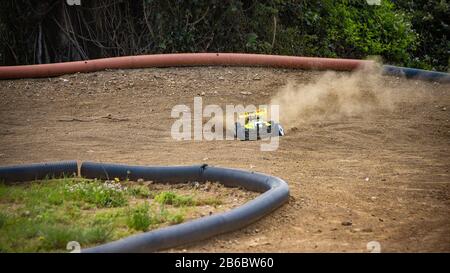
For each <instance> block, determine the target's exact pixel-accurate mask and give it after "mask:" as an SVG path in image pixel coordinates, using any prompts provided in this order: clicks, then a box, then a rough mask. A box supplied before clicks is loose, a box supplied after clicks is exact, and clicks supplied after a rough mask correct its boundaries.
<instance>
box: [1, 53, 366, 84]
mask: <svg viewBox="0 0 450 273" xmlns="http://www.w3.org/2000/svg"><path fill="white" fill-rule="evenodd" d="M372 63H373V62H372V61H364V60H354V59H331V58H316V57H293V56H277V55H263V54H241V53H178V54H156V55H140V56H126V57H114V58H103V59H96V60H87V61H77V62H65V63H52V64H37V65H18V66H0V79H18V78H43V77H52V76H59V75H63V74H71V73H76V72H94V71H100V70H105V69H128V68H146V67H174V66H266V67H280V68H300V69H318V70H341V71H350V70H355V69H357V68H359V67H361V66H364V65H369V64H372Z"/></svg>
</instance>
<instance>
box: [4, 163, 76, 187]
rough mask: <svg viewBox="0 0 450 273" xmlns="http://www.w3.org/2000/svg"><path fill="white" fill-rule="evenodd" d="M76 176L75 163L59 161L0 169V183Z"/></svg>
mask: <svg viewBox="0 0 450 273" xmlns="http://www.w3.org/2000/svg"><path fill="white" fill-rule="evenodd" d="M77 174H78V165H77V162H76V161H61V162H50V163H37V164H25V165H14V166H4V167H0V181H1V182H22V181H32V180H39V179H45V178H60V177H64V176H74V175H77Z"/></svg>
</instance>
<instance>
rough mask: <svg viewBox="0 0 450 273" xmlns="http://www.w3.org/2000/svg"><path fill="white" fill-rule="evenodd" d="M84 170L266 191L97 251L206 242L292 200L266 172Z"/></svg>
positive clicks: (61, 168) (25, 169) (58, 165)
mask: <svg viewBox="0 0 450 273" xmlns="http://www.w3.org/2000/svg"><path fill="white" fill-rule="evenodd" d="M76 172H77V162H76V161H64V162H55V163H42V164H28V165H21V166H6V167H0V180H2V181H5V182H10V181H28V180H34V179H42V178H45V177H60V176H64V175H70V174H74V173H76ZM80 174H81V176H82V177H86V178H98V179H113V178H116V177H117V178H121V179H130V180H137V179H139V178H142V179H145V180H152V181H155V182H164V183H183V182H189V181H197V182H205V181H211V182H220V183H222V184H224V185H225V186H237V187H242V188H245V189H248V190H251V191H257V192H262V194H261V195H259V196H258V197H256V198H255V199H253V200H251V201H249V202H247V203H245V204H244V205H242V206H240V207H238V208H235V209H232V210H230V211H227V212H223V213H220V214H215V215H211V216H206V217H202V218H199V219H195V220H191V221H188V222H185V223H182V224H178V225H174V226H169V227H165V228H161V229H158V230H155V231H151V232H146V233H141V234H138V235H134V236H130V237H127V238H124V239H121V240H118V241H114V242H110V243H107V244H104V245H100V246H96V247H92V248H88V249H84V250H82V252H85V253H92V252H94V253H95V252H153V251H157V250H161V249H165V248H171V247H175V246H179V245H182V244H187V243H192V242H195V241H199V240H203V239H206V238H209V237H211V236H214V235H218V234H222V233H226V232H230V231H233V230H237V229H239V228H242V227H244V226H246V225H249V224H250V223H252V222H255V221H256V220H258V219H260V218H261V217H263V216H265V215H267V214H268V213H270V212H272V211H273V210H275V209H276V208H278V207H279V206H281V205H282V204H283V203H285V202H286V201H287V200H288V198H289V187H288V185H287V183H286V182H284V181H283V180H282V179H280V178H278V177H274V176H269V175H265V174H262V173H256V172H248V171H243V170H236V169H227V168H218V167H210V166H207V165H206V164H204V165H197V166H176V167H146V166H128V165H118V164H103V163H93V162H84V163H82V165H81V171H80Z"/></svg>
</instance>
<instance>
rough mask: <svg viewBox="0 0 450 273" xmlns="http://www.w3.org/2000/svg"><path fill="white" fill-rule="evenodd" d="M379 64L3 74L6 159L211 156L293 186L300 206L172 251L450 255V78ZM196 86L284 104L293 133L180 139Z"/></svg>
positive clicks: (148, 161)
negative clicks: (379, 71)
mask: <svg viewBox="0 0 450 273" xmlns="http://www.w3.org/2000/svg"><path fill="white" fill-rule="evenodd" d="M369 74H370V73H369ZM369 74H365V73H360V74H359V75H356V76H355V75H354V74H349V73H344V72H343V73H327V72H318V71H317V72H307V71H299V70H283V69H269V68H238V67H235V68H228V67H199V68H165V69H156V68H155V69H138V70H114V71H103V72H96V73H89V74H73V75H65V76H62V77H55V78H48V79H47V78H45V79H21V80H3V81H0V165H9V164H18V163H31V162H42V161H56V160H66V159H77V160H80V161H87V160H90V161H99V162H114V163H128V164H143V165H190V164H199V163H200V164H202V163H207V164H209V165H214V166H223V167H234V168H242V169H246V170H252V171H259V172H264V173H267V174H271V175H275V176H278V177H280V178H282V179H284V180H285V181H287V183H288V184H289V186H290V191H291V193H290V194H291V196H290V199H289V202H288V203H286V204H285V205H284V206H282V207H281V208H279V209H277V210H276V211H274V212H273V213H271V214H270V215H268V216H267V217H265V218H264V219H261V220H260V221H258V222H256V223H254V224H252V225H250V226H248V227H246V228H244V229H241V230H238V231H235V232H232V233H228V234H224V235H220V236H217V237H214V238H211V239H208V240H205V241H202V242H198V243H195V244H192V245H187V246H182V247H179V248H176V249H171V250H168V251H187V252H367V251H368V249H367V243H368V242H371V241H377V242H379V243H380V246H381V251H382V252H438V251H445V252H450V176H449V169H450V149H449V147H450V123H449V119H450V108H449V107H450V85H445V84H439V83H433V82H423V81H416V80H406V79H401V78H400V79H399V78H396V77H375V79H373V78H372V77H371V76H370V75H369ZM288 82H290V84H288ZM341 94H343V96H341ZM194 96H201V97H202V98H203V104H204V105H207V104H218V105H220V106H222V107H223V108H224V109H225V107H224V106H225V105H226V104H244V105H248V104H255V105H258V104H267V103H269V102H271V101H276V102H280V103H281V106H283V107H287V108H286V109H285V110H286V111H285V112H283V107H282V108H281V118H282V120H285V122H286V124H283V125H284V126H285V129H286V136H284V137H282V138H281V140H280V144H279V148H278V149H277V150H276V151H273V152H263V151H260V144H261V141H236V140H224V141H218V140H216V141H194V140H189V141H188V140H187V141H175V140H174V139H173V138H172V137H171V133H170V130H171V127H172V124H173V123H174V121H175V120H176V119H174V118H172V117H171V110H172V107H174V106H175V105H177V104H186V105H188V106H192V104H193V100H194ZM284 113H286V115H284Z"/></svg>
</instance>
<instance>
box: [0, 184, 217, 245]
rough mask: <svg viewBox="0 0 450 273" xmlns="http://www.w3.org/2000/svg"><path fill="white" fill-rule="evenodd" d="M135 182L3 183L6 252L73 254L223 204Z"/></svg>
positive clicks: (0, 203) (1, 223)
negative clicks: (70, 248) (73, 248)
mask: <svg viewBox="0 0 450 273" xmlns="http://www.w3.org/2000/svg"><path fill="white" fill-rule="evenodd" d="M219 204H221V201H220V200H218V199H216V198H206V199H200V198H194V197H193V196H191V195H181V194H176V193H174V192H173V191H161V192H154V191H151V190H150V189H149V187H148V186H146V185H142V184H138V183H133V182H129V181H118V180H113V181H100V180H95V179H94V180H91V179H82V178H62V179H48V180H42V181H34V182H26V183H14V184H4V183H0V252H67V250H66V246H67V243H68V242H70V241H77V242H79V243H80V245H81V247H82V248H86V247H90V246H94V245H96V244H101V243H106V242H109V241H113V240H118V239H120V238H123V237H126V236H129V235H132V234H135V233H138V232H143V231H148V230H151V229H155V228H158V227H161V226H164V225H174V224H179V223H182V222H184V221H185V219H186V218H187V214H188V213H192V211H193V210H195V208H196V206H203V205H214V206H216V205H219Z"/></svg>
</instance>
